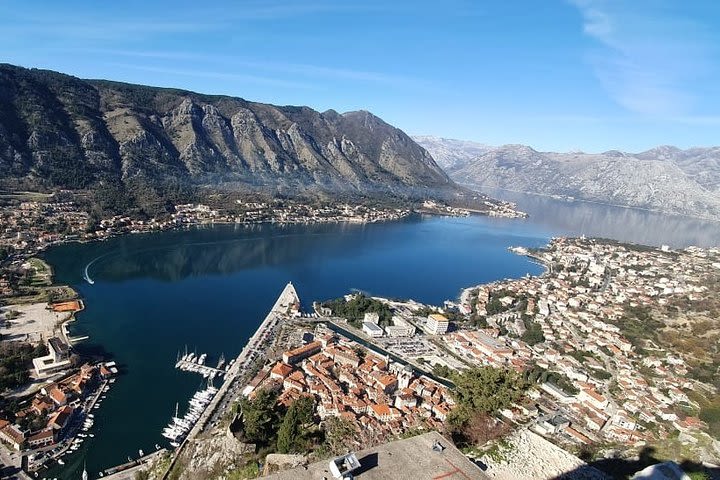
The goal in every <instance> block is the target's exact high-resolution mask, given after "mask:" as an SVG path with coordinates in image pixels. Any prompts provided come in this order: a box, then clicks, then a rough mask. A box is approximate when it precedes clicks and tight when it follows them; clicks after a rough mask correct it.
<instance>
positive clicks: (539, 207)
mask: <svg viewBox="0 0 720 480" xmlns="http://www.w3.org/2000/svg"><path fill="white" fill-rule="evenodd" d="M482 191H483V192H484V193H487V194H489V195H491V196H493V197H496V198H501V199H503V200H509V201H512V202H516V203H517V204H518V207H519V208H520V209H521V210H523V211H525V212H527V213H529V214H530V216H531V218H530V219H529V220H528V221H529V222H531V223H534V224H536V225H538V226H540V227H543V228H545V229H547V230H549V231H551V232H553V234H555V235H587V236H590V237H603V238H612V239H614V240H620V241H626V242H634V243H641V244H645V245H656V246H659V245H662V244H667V245H670V246H673V247H686V246H689V245H696V246H701V247H710V246H717V245H720V222H712V221H707V220H702V219H697V218H692V217H683V216H679V215H666V214H661V213H657V212H650V211H646V210H640V209H636V208H623V207H614V206H609V205H602V204H598V203H591V202H581V201H574V202H568V201H563V200H557V199H554V198H551V197H544V196H540V195H531V194H524V193H518V192H511V191H508V190H500V189H483V190H482Z"/></svg>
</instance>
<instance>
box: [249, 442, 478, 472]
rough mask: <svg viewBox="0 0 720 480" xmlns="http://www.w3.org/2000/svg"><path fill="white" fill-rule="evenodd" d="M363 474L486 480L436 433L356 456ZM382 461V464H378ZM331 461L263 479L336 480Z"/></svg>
mask: <svg viewBox="0 0 720 480" xmlns="http://www.w3.org/2000/svg"><path fill="white" fill-rule="evenodd" d="M355 456H356V458H357V459H358V462H359V463H360V468H359V469H357V470H362V471H361V472H360V473H359V474H356V475H355V477H356V478H358V479H363V478H366V479H367V480H397V479H407V478H412V479H415V478H417V479H421V478H443V479H447V480H453V479H471V478H472V479H478V480H486V479H489V478H490V477H489V476H488V475H486V474H485V473H484V472H483V471H482V470H480V467H478V466H477V465H476V464H474V463H473V462H472V461H471V460H470V459H468V458H467V457H466V456H465V455H463V453H462V452H461V451H460V450H458V449H457V448H456V447H455V446H454V445H453V444H452V442H450V441H448V440H447V439H445V438H444V437H443V436H442V435H440V434H439V433H437V432H428V433H424V434H422V435H418V436H415V437H411V438H406V439H403V440H395V441H393V442H389V443H384V444H382V445H379V446H377V447H372V448H368V449H365V450H361V451H359V452H355ZM378 459H379V461H378ZM330 470H331V469H330V468H328V461H327V460H323V461H319V462H316V463H311V464H310V465H302V466H300V467H297V468H294V469H289V470H283V471H280V472H276V473H273V474H270V475H268V476H267V477H263V478H264V479H266V480H295V479H298V478H318V479H319V478H323V477H325V478H333V477H332V474H331V473H330V472H329V471H330Z"/></svg>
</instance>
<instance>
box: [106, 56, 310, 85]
mask: <svg viewBox="0 0 720 480" xmlns="http://www.w3.org/2000/svg"><path fill="white" fill-rule="evenodd" d="M106 64H107V65H111V66H114V67H120V68H126V69H131V70H140V71H145V72H154V73H162V74H166V75H178V76H185V77H198V78H212V79H216V80H233V81H238V82H245V83H253V84H258V85H269V86H274V87H282V88H290V89H302V90H315V89H316V88H317V87H315V86H313V85H310V84H307V83H299V82H291V81H286V80H281V79H277V78H269V77H262V76H258V75H247V74H242V73H227V72H215V71H207V70H182V69H173V68H162V67H150V66H145V65H133V64H127V63H114V62H108V63H106Z"/></svg>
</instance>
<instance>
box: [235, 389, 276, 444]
mask: <svg viewBox="0 0 720 480" xmlns="http://www.w3.org/2000/svg"><path fill="white" fill-rule="evenodd" d="M276 400H277V393H275V392H273V391H270V390H266V389H263V390H260V391H258V392H257V395H255V398H253V399H252V400H248V399H246V398H243V399H241V400H240V409H241V411H242V424H243V432H244V435H245V438H246V439H247V440H248V441H250V442H254V443H260V444H264V445H267V444H269V443H270V442H271V440H272V439H273V438H274V436H275V432H276V431H277V426H278V423H279V417H278V414H277V411H276V409H275V403H276Z"/></svg>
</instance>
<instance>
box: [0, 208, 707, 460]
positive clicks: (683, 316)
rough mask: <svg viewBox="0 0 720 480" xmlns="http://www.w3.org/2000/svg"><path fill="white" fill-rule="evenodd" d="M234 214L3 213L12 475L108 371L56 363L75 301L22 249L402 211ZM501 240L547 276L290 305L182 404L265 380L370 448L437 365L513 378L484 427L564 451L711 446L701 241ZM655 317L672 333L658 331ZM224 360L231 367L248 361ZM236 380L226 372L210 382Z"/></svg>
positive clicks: (425, 420) (410, 409)
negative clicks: (252, 367) (518, 390)
mask: <svg viewBox="0 0 720 480" xmlns="http://www.w3.org/2000/svg"><path fill="white" fill-rule="evenodd" d="M244 207H245V210H244V212H243V213H242V216H240V215H239V214H238V215H233V216H228V215H227V214H221V213H219V212H217V211H215V210H213V209H211V208H210V207H207V206H204V205H179V206H177V207H176V208H175V210H176V212H175V213H173V214H172V215H171V217H170V218H169V219H167V220H164V221H162V222H161V221H155V220H151V221H140V220H131V219H129V218H126V217H114V218H111V219H106V220H103V221H100V222H99V223H98V224H97V226H96V228H94V229H88V225H89V222H90V218H89V216H87V214H82V213H80V212H78V211H77V210H76V209H75V207H74V205H73V204H72V203H68V202H59V203H55V202H49V203H42V202H27V203H23V204H21V205H20V206H19V207H17V208H9V207H4V210H3V212H2V215H3V220H4V227H5V228H4V229H3V232H2V238H1V239H0V244H1V245H2V247H3V248H4V249H5V250H4V251H5V257H4V258H5V262H4V263H3V269H2V277H1V278H0V288H2V289H3V296H4V297H6V298H7V297H10V298H12V299H20V300H22V302H20V303H18V304H12V305H8V306H5V307H3V329H4V330H3V338H2V341H3V343H8V342H17V343H29V344H32V345H36V346H37V347H38V353H39V354H38V355H37V356H36V357H34V359H33V361H32V371H31V373H30V379H31V388H29V389H27V390H22V389H18V390H17V392H18V395H17V397H18V402H17V406H16V407H13V411H5V412H3V414H2V415H0V426H1V428H0V440H2V442H3V443H4V444H5V445H6V446H7V447H8V448H9V449H10V450H11V451H22V452H23V458H24V459H26V460H24V461H25V463H24V466H23V468H24V469H25V470H26V471H29V472H32V471H33V470H34V469H36V468H38V467H40V466H42V465H43V464H44V463H48V462H51V461H55V462H62V456H63V455H65V454H68V453H72V452H73V451H74V450H77V448H78V446H79V444H80V443H82V441H83V439H84V438H86V437H87V436H88V435H92V433H91V431H90V429H91V428H92V423H93V414H92V413H91V412H92V410H93V409H96V408H99V405H100V403H101V402H102V399H103V398H104V395H106V394H107V392H108V390H109V388H110V384H111V383H112V382H114V381H115V379H114V378H113V377H114V374H115V373H117V369H116V368H115V365H114V364H113V363H112V362H110V363H106V362H104V361H97V360H95V361H91V362H87V361H84V359H80V358H73V343H74V342H77V341H80V340H81V339H73V338H72V337H70V335H69V333H68V331H67V326H66V325H67V322H69V321H72V319H73V318H74V314H75V313H76V312H78V311H80V310H82V308H84V305H83V304H82V301H80V300H77V299H76V296H74V295H73V294H74V292H72V291H71V290H68V289H63V288H64V287H57V286H53V285H52V281H51V276H52V273H51V269H50V267H49V266H47V265H44V264H43V262H42V261H39V260H37V259H34V258H33V257H32V255H33V254H36V253H37V252H38V251H41V250H42V249H44V248H46V247H47V246H49V245H51V244H53V243H57V242H59V241H67V240H71V239H78V240H93V239H102V238H107V237H109V236H112V235H116V234H121V233H129V232H141V231H153V230H162V229H167V228H175V227H178V226H184V225H193V224H206V223H225V222H233V223H262V222H268V221H277V222H285V223H294V222H299V221H303V222H307V221H314V222H337V221H350V222H371V221H383V220H396V219H399V218H403V217H405V216H407V215H409V214H410V212H409V211H406V210H392V211H388V210H375V209H373V208H369V207H359V206H356V207H351V206H349V205H341V206H338V207H336V208H335V209H323V208H317V209H312V208H311V207H307V206H302V207H300V206H298V207H297V208H294V209H289V210H276V209H274V208H272V206H271V205H269V204H266V203H257V204H246V205H244ZM450 213H452V214H454V215H461V214H464V212H462V211H454V212H450ZM268 214H270V215H271V217H267V216H266V215H268ZM39 218H43V219H44V220H43V222H38V221H37V220H38V219H39ZM61 232H62V233H61ZM513 251H514V252H515V253H516V254H519V255H525V256H528V257H530V258H531V259H532V260H533V261H536V262H538V263H540V264H542V265H544V266H545V267H546V269H547V271H546V272H545V274H543V275H540V276H536V277H530V276H528V277H525V278H521V279H514V280H504V281H499V282H494V283H491V284H486V285H479V286H475V287H470V288H467V289H465V290H463V291H462V292H461V294H460V297H459V299H458V300H457V301H447V302H445V304H444V305H442V306H432V305H423V304H420V303H418V302H413V301H397V300H389V299H384V298H374V299H373V302H374V303H372V305H374V306H377V305H378V304H383V305H384V306H385V307H384V308H386V310H384V312H385V313H387V314H388V315H385V314H384V313H382V312H380V311H375V310H374V307H373V308H370V309H369V310H367V311H365V312H362V317H361V318H343V315H342V314H341V313H338V312H336V311H333V309H332V308H330V307H328V306H326V305H323V304H316V306H315V312H314V313H312V314H310V315H309V316H304V315H301V314H300V313H299V303H296V304H295V305H294V308H292V309H291V311H290V312H289V314H288V315H286V316H281V317H278V318H276V319H274V320H273V325H275V326H277V325H284V323H283V322H281V321H280V319H282V320H283V321H284V322H286V323H287V328H290V329H291V330H294V334H293V335H292V336H291V337H292V338H296V339H297V338H303V341H301V342H296V343H295V344H294V345H287V348H286V349H285V350H284V353H282V354H280V355H277V356H264V355H259V356H258V354H256V353H252V356H251V357H250V358H251V359H252V361H253V362H260V364H261V367H260V368H259V369H258V370H257V371H256V372H254V373H253V376H252V377H248V378H247V383H246V384H245V385H244V388H242V389H241V391H242V393H240V392H238V393H237V394H235V393H232V392H235V391H236V390H232V392H228V389H227V388H225V389H223V388H222V387H221V388H220V393H219V394H218V395H217V397H218V400H217V401H213V402H212V403H210V404H209V406H203V408H206V407H207V409H208V412H204V411H203V412H202V413H200V412H199V413H198V415H201V416H202V418H205V417H210V416H211V415H214V412H213V411H212V409H217V408H229V407H228V405H229V402H234V401H236V400H237V399H238V398H239V396H240V395H242V396H244V397H246V398H250V399H252V398H253V397H254V396H255V395H256V394H257V392H259V391H261V390H272V391H274V392H277V394H278V397H277V402H278V404H279V405H282V406H283V407H285V408H288V407H290V406H291V405H292V404H293V403H294V402H295V401H297V400H298V399H300V398H303V397H306V398H311V399H312V401H313V402H312V403H313V415H314V416H315V417H316V419H317V421H318V422H320V423H321V424H322V423H323V422H326V421H328V420H329V419H332V418H342V419H345V420H347V421H348V422H350V423H351V424H353V425H355V426H356V427H357V435H356V437H355V444H356V445H357V446H361V445H379V444H382V443H384V442H387V441H390V440H392V439H396V438H399V437H401V436H403V435H406V434H409V433H412V432H418V431H428V430H437V431H446V430H447V420H448V418H449V416H450V415H451V414H452V411H453V409H454V408H455V406H456V399H455V396H454V395H453V389H452V382H451V381H450V379H451V378H452V376H453V374H454V372H462V371H464V370H467V369H470V368H474V367H482V366H490V367H495V368H499V369H509V370H513V371H516V372H518V373H519V374H520V375H522V378H523V379H524V380H525V381H526V382H527V383H528V385H530V388H529V389H528V390H527V392H526V394H525V395H524V396H523V397H522V398H521V399H520V400H518V401H517V402H514V403H513V404H512V405H511V406H509V407H508V408H505V409H503V410H502V411H501V412H500V417H499V418H498V420H499V421H500V422H502V423H506V424H508V425H512V426H513V428H522V429H530V430H532V431H533V432H535V433H536V434H538V435H540V436H542V437H544V438H545V439H547V440H550V441H551V442H552V443H554V444H556V445H559V446H561V447H563V448H565V449H567V450H569V451H572V452H579V451H581V450H582V449H583V448H586V447H597V448H603V449H611V448H621V447H622V448H625V449H627V448H635V449H639V448H641V447H643V446H647V445H655V444H657V442H658V441H659V440H667V439H671V440H672V443H671V445H672V446H673V447H672V448H676V449H678V451H682V452H686V453H687V454H689V455H690V454H691V455H696V456H700V457H707V458H712V457H713V455H718V453H720V452H717V441H715V440H713V439H712V436H711V435H717V432H713V431H712V428H717V426H716V425H712V424H711V423H709V422H708V421H706V420H704V418H706V416H705V415H704V413H705V409H706V408H707V405H708V404H709V402H710V400H709V399H712V398H714V397H715V396H716V395H717V384H716V383H717V381H716V379H717V378H718V372H717V365H718V361H719V360H720V352H718V342H720V326H718V324H717V318H718V317H717V314H718V312H720V310H719V309H718V308H719V306H718V300H717V298H718V297H717V293H718V286H720V280H719V279H720V250H719V249H699V248H693V247H691V248H687V249H684V250H672V249H670V248H668V247H662V248H659V249H656V248H649V247H637V246H632V245H624V244H619V243H616V242H610V241H600V240H594V239H585V238H576V239H570V238H555V239H553V240H552V241H551V242H550V244H549V245H548V246H547V247H545V248H542V249H537V250H529V249H526V248H523V247H516V248H514V249H513ZM58 288H59V289H58ZM358 295H359V294H351V295H347V296H346V297H345V298H344V299H343V301H345V302H352V301H353V300H354V299H356V298H358ZM28 299H29V300H30V301H29V302H28ZM28 305H30V306H34V307H29V306H28ZM33 308H35V310H33ZM38 308H39V309H40V310H39V309H38ZM37 315H39V316H38V317H37V318H40V317H41V316H42V315H45V317H46V319H45V320H43V321H40V322H38V324H39V327H36V328H35V330H33V329H30V330H28V329H23V328H24V327H23V322H24V321H25V322H27V321H28V320H29V319H30V318H31V317H34V316H37ZM33 320H34V318H33ZM698 324H700V325H702V326H703V328H702V330H699V329H698V327H697V325H698ZM667 327H672V328H674V329H675V331H676V332H679V333H678V334H675V335H669V334H666V333H665V332H664V330H665V329H666V328H667ZM13 328H14V329H15V330H13ZM273 328H275V327H273ZM283 328H286V327H283ZM283 328H280V330H282V329H283ZM273 331H274V330H273ZM13 332H14V333H13ZM346 333H347V335H346ZM262 338H263V339H266V340H267V335H264V336H263V337H262ZM266 340H264V341H266ZM360 340H362V341H360ZM253 348H255V347H253ZM242 355H243V354H241V356H242ZM239 358H240V357H239ZM237 364H238V367H237V368H238V369H241V370H240V371H241V372H247V371H249V370H248V368H249V366H248V365H249V364H247V365H246V364H245V363H242V362H239V361H238V362H237ZM243 369H244V370H243ZM713 369H714V370H713ZM236 376H237V375H236V374H235V373H233V372H230V373H229V374H228V375H227V377H231V378H229V379H227V380H226V382H227V383H228V384H232V383H233V382H235V381H236ZM242 378H244V377H242ZM713 379H715V382H713ZM233 395H237V396H233ZM230 397H232V398H230ZM220 402H222V403H220ZM218 405H222V406H223V407H218ZM212 418H217V415H214V416H212ZM216 423H217V422H215V421H214V422H213V425H216ZM201 430H202V429H201ZM709 433H710V434H711V435H709ZM190 435H193V433H192V432H191V433H190ZM180 446H181V448H182V446H183V444H181V445H180ZM482 458H483V461H488V459H487V457H482Z"/></svg>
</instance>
